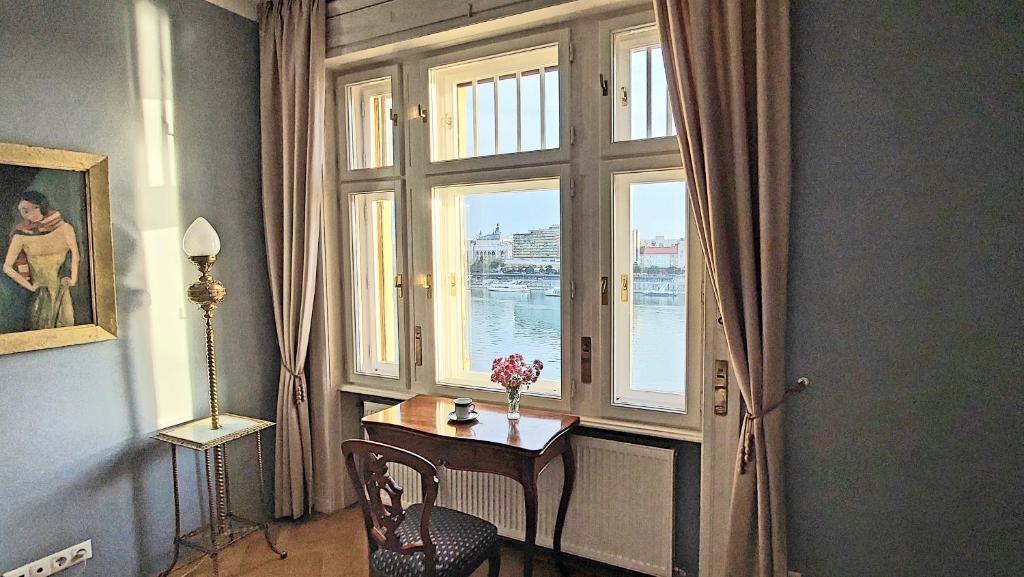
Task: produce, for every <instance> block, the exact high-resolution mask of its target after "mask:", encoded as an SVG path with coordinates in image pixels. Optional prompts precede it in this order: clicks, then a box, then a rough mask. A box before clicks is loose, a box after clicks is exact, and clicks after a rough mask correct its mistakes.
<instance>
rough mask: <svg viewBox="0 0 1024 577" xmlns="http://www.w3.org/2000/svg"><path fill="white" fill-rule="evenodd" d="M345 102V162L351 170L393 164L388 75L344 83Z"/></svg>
mask: <svg viewBox="0 0 1024 577" xmlns="http://www.w3.org/2000/svg"><path fill="white" fill-rule="evenodd" d="M345 93H346V99H347V103H348V106H347V108H348V123H347V125H348V151H349V154H348V165H349V169H350V170H359V169H364V168H383V167H387V166H393V165H394V164H395V145H394V124H395V122H396V120H397V116H395V115H394V112H393V111H392V107H393V103H392V97H391V77H386V78H377V79H374V80H368V81H366V82H358V83H355V84H349V85H347V86H346V87H345Z"/></svg>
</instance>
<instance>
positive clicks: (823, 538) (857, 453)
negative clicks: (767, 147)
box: [786, 0, 1024, 577]
mask: <svg viewBox="0 0 1024 577" xmlns="http://www.w3.org/2000/svg"><path fill="white" fill-rule="evenodd" d="M792 17H793V82H794V86H793V127H794V155H793V157H794V161H795V167H794V168H795V174H794V190H793V220H792V232H793V235H792V239H793V244H792V250H793V253H792V269H791V272H790V301H789V320H790V322H789V327H788V331H789V342H788V346H789V358H788V362H789V371H790V380H791V381H792V380H795V379H796V377H798V376H800V375H805V374H806V375H808V376H810V377H811V378H812V379H813V381H814V383H815V385H814V388H812V389H811V390H810V391H808V392H806V393H803V394H801V395H799V396H797V397H794V398H792V399H791V401H790V402H789V403H788V405H787V409H786V415H787V423H786V424H787V441H788V446H787V453H786V472H787V479H786V493H787V500H788V504H789V526H790V550H791V559H792V561H791V563H790V566H791V567H792V568H794V569H799V570H803V571H804V574H805V575H806V576H808V577H847V576H854V575H856V576H859V577H866V576H876V575H877V576H883V575H884V576H889V575H899V576H906V577H912V576H932V575H977V576H997V575H998V576H1010V575H1020V574H1021V572H1022V571H1024V554H1022V550H1021V543H1024V530H1022V519H1024V505H1022V502H1024V477H1022V471H1024V459H1022V447H1024V443H1022V441H1021V439H1022V438H1024V436H1022V434H1024V432H1022V430H1021V423H1022V421H1024V419H1022V416H1021V407H1022V405H1024V397H1022V391H1024V388H1022V385H1021V369H1022V362H1021V361H1022V350H1024V330H1022V322H1021V319H1022V314H1021V308H1022V305H1024V299H1022V294H1024V291H1022V283H1024V259H1022V246H1024V245H1022V239H1024V222H1022V219H1024V195H1022V186H1024V162H1022V161H1024V156H1022V152H1024V150H1022V149H1024V146H1022V145H1024V135H1022V130H1024V114H1022V107H1024V80H1022V79H1024V49H1022V46H1024V39H1022V36H1024V32H1022V31H1024V5H1022V3H1021V2H994V1H990V2H971V3H968V2H924V1H904V2H834V1H832V0H807V1H802V2H793V3H792Z"/></svg>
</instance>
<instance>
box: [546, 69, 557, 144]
mask: <svg viewBox="0 0 1024 577" xmlns="http://www.w3.org/2000/svg"><path fill="white" fill-rule="evenodd" d="M558 93H559V92H558V68H547V69H545V70H544V148H558V130H559V122H558Z"/></svg>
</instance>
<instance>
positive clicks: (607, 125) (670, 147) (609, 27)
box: [598, 11, 679, 159]
mask: <svg viewBox="0 0 1024 577" xmlns="http://www.w3.org/2000/svg"><path fill="white" fill-rule="evenodd" d="M648 25H654V26H655V27H656V26H657V23H656V22H655V21H654V14H653V13H652V12H650V11H645V12H637V13H634V14H628V15H625V16H617V17H612V18H606V19H603V20H601V21H600V22H599V24H598V30H599V35H600V37H599V51H598V66H599V70H600V73H601V75H603V77H604V78H605V79H606V80H607V82H608V94H603V95H602V96H601V122H600V127H599V128H600V134H601V138H600V140H601V157H602V159H603V158H607V157H615V156H622V155H630V154H650V155H655V154H671V153H678V152H679V140H678V139H677V136H676V135H675V134H673V135H670V136H659V137H656V138H644V139H639V140H619V141H616V140H615V110H616V109H615V107H616V103H617V100H616V99H617V98H618V93H617V87H616V86H615V70H614V66H615V56H614V49H615V47H614V42H613V40H612V35H613V34H614V33H616V32H620V31H624V30H629V29H632V28H642V27H645V26H648ZM669 97H670V98H671V95H670V96H669Z"/></svg>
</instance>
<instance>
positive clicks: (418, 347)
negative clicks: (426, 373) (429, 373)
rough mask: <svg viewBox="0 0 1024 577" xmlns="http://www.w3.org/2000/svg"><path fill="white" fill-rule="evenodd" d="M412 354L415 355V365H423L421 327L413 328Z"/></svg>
mask: <svg viewBox="0 0 1024 577" xmlns="http://www.w3.org/2000/svg"><path fill="white" fill-rule="evenodd" d="M413 335H414V337H413V356H414V357H415V361H416V366H417V367H422V366H423V328H422V327H420V326H418V325H417V326H416V327H414V328H413Z"/></svg>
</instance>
